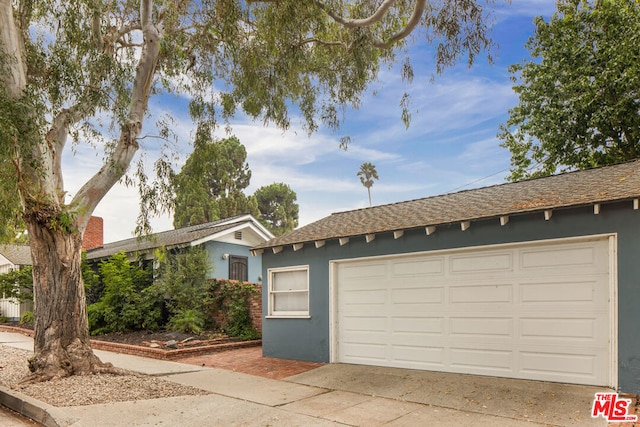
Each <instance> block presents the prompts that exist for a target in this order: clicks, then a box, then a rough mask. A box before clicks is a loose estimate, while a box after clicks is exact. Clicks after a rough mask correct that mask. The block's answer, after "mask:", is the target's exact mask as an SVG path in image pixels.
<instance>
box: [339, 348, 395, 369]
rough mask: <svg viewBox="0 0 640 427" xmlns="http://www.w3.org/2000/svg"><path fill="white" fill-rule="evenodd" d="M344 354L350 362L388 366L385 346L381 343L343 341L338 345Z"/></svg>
mask: <svg viewBox="0 0 640 427" xmlns="http://www.w3.org/2000/svg"><path fill="white" fill-rule="evenodd" d="M340 347H341V350H342V351H343V352H344V355H345V356H346V357H348V358H349V360H352V362H351V363H362V364H372V365H377V366H388V365H387V364H386V363H387V361H388V360H389V356H388V354H387V346H386V345H382V344H360V343H345V344H341V345H340Z"/></svg>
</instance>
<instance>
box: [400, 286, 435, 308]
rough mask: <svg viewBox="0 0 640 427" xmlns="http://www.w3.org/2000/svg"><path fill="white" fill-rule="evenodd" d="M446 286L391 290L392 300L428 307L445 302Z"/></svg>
mask: <svg viewBox="0 0 640 427" xmlns="http://www.w3.org/2000/svg"><path fill="white" fill-rule="evenodd" d="M444 291H445V290H444V287H437V288H403V289H402V288H401V289H398V288H396V289H392V290H391V302H392V303H393V304H403V305H404V304H406V305H412V306H414V307H413V308H411V307H409V308H408V309H415V308H419V307H417V306H420V305H423V306H424V307H423V308H424V309H425V310H426V309H428V308H429V305H432V304H438V305H440V304H442V303H444Z"/></svg>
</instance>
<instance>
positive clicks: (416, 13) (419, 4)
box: [373, 0, 427, 49]
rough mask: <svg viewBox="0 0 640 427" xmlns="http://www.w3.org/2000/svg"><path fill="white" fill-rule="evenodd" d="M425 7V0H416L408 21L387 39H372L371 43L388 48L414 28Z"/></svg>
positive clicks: (381, 47)
mask: <svg viewBox="0 0 640 427" xmlns="http://www.w3.org/2000/svg"><path fill="white" fill-rule="evenodd" d="M426 7H427V0H417V1H416V6H415V7H414V8H413V13H412V14H411V18H409V22H407V25H406V26H405V27H404V28H403V29H402V30H400V31H398V32H397V33H395V34H394V35H393V36H391V37H390V38H389V39H388V40H387V41H380V40H377V41H374V42H373V45H374V46H375V47H377V48H380V49H388V48H390V47H391V46H392V45H393V44H394V43H395V42H397V41H399V40H402V39H404V38H405V37H407V36H408V35H409V34H411V32H412V31H413V30H414V29H415V28H416V26H417V25H418V24H419V23H420V19H421V18H422V15H423V14H424V10H425V9H426Z"/></svg>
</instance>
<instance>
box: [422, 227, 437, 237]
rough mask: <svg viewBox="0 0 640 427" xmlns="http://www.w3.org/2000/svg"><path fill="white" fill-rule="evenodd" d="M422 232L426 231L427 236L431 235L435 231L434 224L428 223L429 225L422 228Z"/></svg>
mask: <svg viewBox="0 0 640 427" xmlns="http://www.w3.org/2000/svg"><path fill="white" fill-rule="evenodd" d="M424 232H425V233H427V236H430V235H432V234H433V233H435V232H436V226H435V225H429V226H427V227H425V228H424Z"/></svg>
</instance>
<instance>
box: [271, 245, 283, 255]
mask: <svg viewBox="0 0 640 427" xmlns="http://www.w3.org/2000/svg"><path fill="white" fill-rule="evenodd" d="M283 249H284V246H274V247H273V248H271V250H272V251H273V253H274V254H279V253H280V252H282V250H283Z"/></svg>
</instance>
